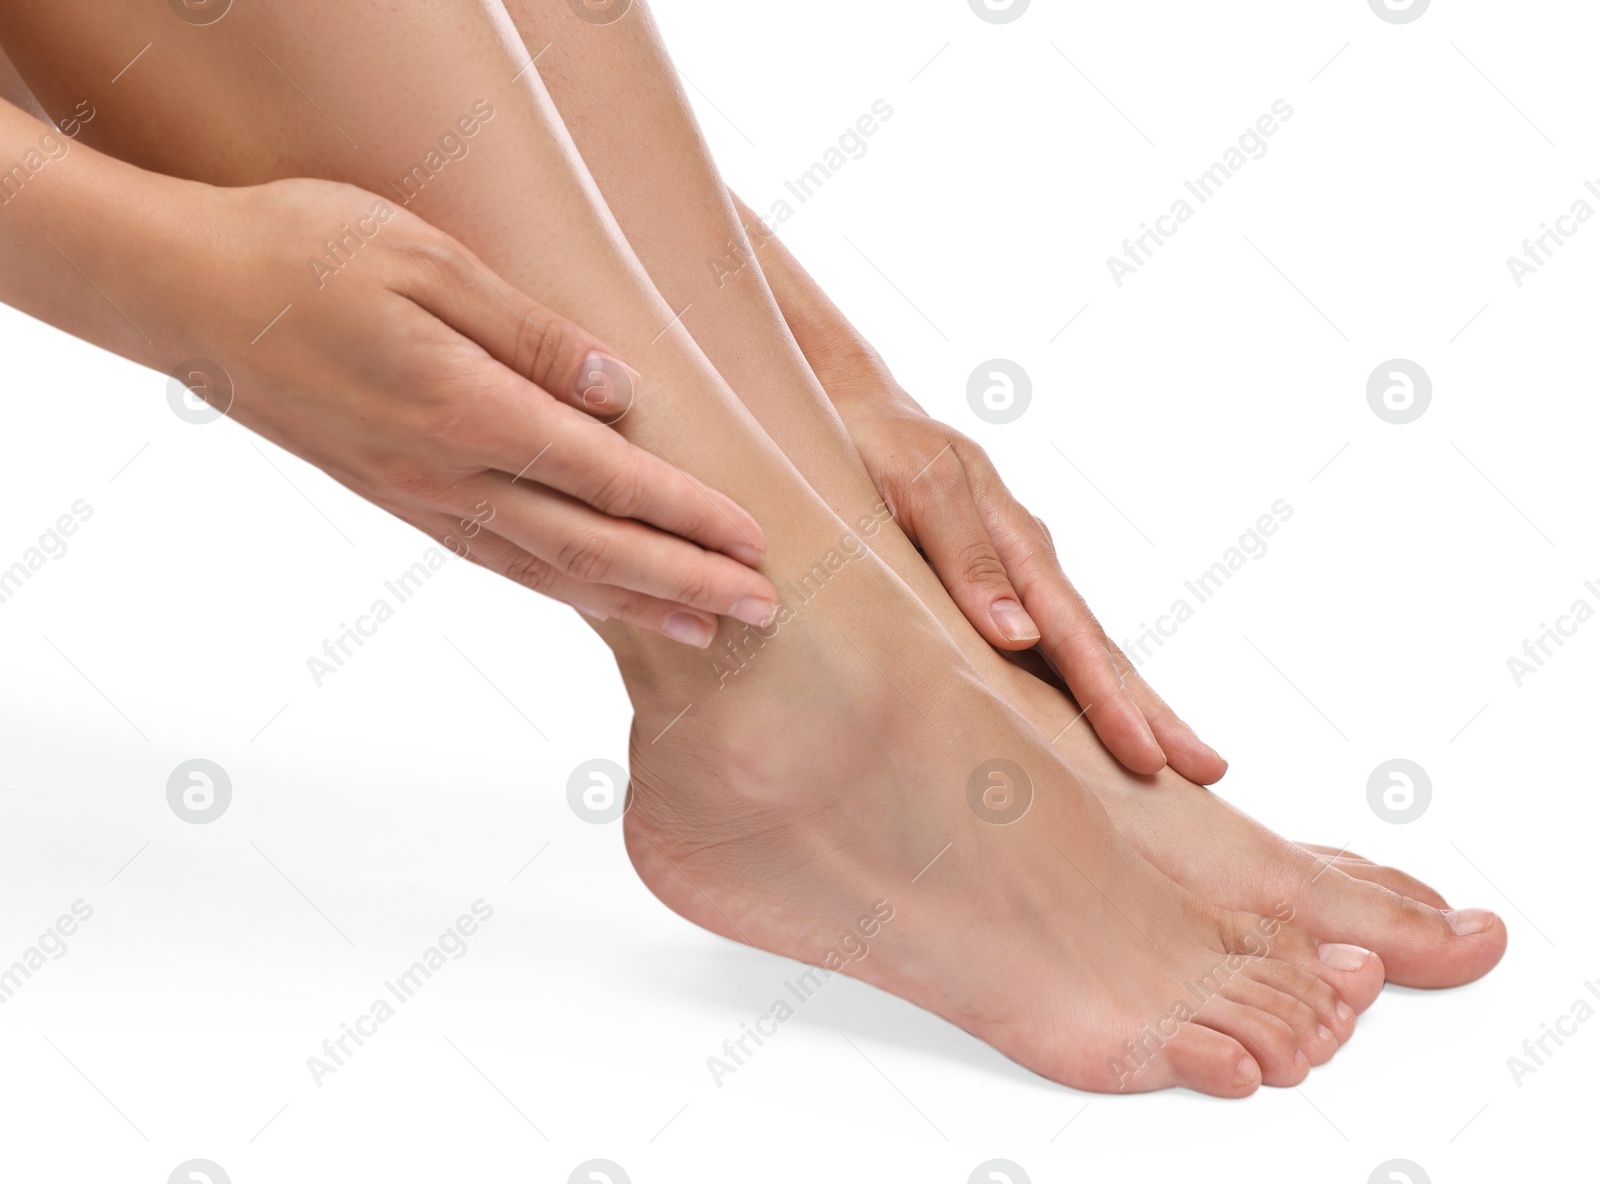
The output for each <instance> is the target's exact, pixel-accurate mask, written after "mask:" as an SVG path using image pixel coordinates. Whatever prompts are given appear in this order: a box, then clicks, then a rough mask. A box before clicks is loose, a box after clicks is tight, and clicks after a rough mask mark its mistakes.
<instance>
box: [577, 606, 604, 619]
mask: <svg viewBox="0 0 1600 1184" xmlns="http://www.w3.org/2000/svg"><path fill="white" fill-rule="evenodd" d="M572 607H573V608H575V609H577V610H578V611H579V612H580V613H582V614H583V615H584V616H586V617H588V618H589V619H590V620H591V621H609V620H610V619H611V618H610V617H608V616H606V615H605V613H595V612H590V611H589V610H588V609H586V608H584V607H583V605H581V604H575V605H573V606H572Z"/></svg>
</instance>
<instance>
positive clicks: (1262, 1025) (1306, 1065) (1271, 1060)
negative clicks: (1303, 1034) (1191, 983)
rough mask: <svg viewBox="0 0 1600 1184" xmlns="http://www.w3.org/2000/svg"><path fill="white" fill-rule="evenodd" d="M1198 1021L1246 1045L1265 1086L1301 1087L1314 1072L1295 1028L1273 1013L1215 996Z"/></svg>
mask: <svg viewBox="0 0 1600 1184" xmlns="http://www.w3.org/2000/svg"><path fill="white" fill-rule="evenodd" d="M1195 1022H1196V1023H1199V1024H1202V1025H1204V1026H1205V1027H1208V1028H1212V1029H1214V1030H1216V1031H1218V1032H1222V1033H1224V1034H1225V1035H1228V1036H1232V1037H1233V1038H1234V1039H1235V1040H1237V1041H1238V1042H1239V1043H1240V1044H1242V1045H1244V1047H1245V1050H1246V1051H1247V1052H1248V1053H1249V1054H1250V1056H1251V1057H1252V1059H1254V1060H1255V1062H1256V1064H1257V1065H1258V1066H1260V1069H1261V1082H1262V1084H1263V1085H1278V1086H1284V1085H1299V1084H1300V1083H1301V1082H1302V1081H1304V1080H1305V1079H1306V1074H1307V1073H1309V1072H1311V1060H1310V1058H1309V1057H1307V1056H1306V1054H1305V1053H1303V1052H1301V1051H1300V1046H1299V1043H1298V1042H1297V1041H1296V1040H1295V1034H1294V1029H1292V1028H1291V1027H1289V1025H1288V1024H1287V1023H1285V1022H1284V1021H1283V1020H1281V1019H1279V1018H1278V1017H1277V1016H1275V1015H1272V1014H1271V1013H1270V1012H1265V1011H1262V1010H1260V1009H1259V1008H1255V1007H1249V1006H1246V1005H1245V1004H1243V1003H1235V1002H1234V1001H1233V1000H1232V999H1229V998H1227V997H1226V996H1225V995H1214V996H1212V998H1210V999H1208V1000H1207V1001H1206V1003H1205V1005H1204V1006H1203V1007H1201V1008H1200V1011H1199V1013H1198V1014H1197V1015H1196V1017H1195ZM1190 1026H1191V1027H1192V1026H1193V1025H1190Z"/></svg>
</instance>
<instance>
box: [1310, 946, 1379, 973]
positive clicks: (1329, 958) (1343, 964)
mask: <svg viewBox="0 0 1600 1184" xmlns="http://www.w3.org/2000/svg"><path fill="white" fill-rule="evenodd" d="M1317 955H1318V956H1319V957H1320V958H1321V959H1322V964H1323V965H1324V966H1331V967H1333V968H1334V969H1335V970H1360V969H1361V968H1362V967H1363V966H1365V965H1366V964H1367V959H1368V958H1370V957H1372V951H1371V950H1364V949H1362V948H1361V947H1360V946H1347V945H1343V944H1341V943H1339V942H1331V941H1330V942H1324V943H1323V944H1322V945H1320V946H1318V947H1317Z"/></svg>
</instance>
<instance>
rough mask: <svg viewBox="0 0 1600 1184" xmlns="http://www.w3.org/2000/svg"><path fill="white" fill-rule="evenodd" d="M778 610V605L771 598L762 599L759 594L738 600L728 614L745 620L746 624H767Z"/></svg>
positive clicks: (739, 619) (735, 618) (738, 619)
mask: <svg viewBox="0 0 1600 1184" xmlns="http://www.w3.org/2000/svg"><path fill="white" fill-rule="evenodd" d="M777 611H778V606H777V605H775V604H773V603H772V601H770V600H762V599H761V598H760V597H757V596H746V597H745V598H744V599H742V600H736V601H734V603H733V607H732V608H731V609H729V610H728V615H729V616H730V617H732V618H733V619H734V620H736V621H743V622H744V623H745V624H746V625H765V624H766V623H767V622H768V621H770V620H772V614H773V613H775V612H777Z"/></svg>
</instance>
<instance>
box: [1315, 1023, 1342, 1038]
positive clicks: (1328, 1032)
mask: <svg viewBox="0 0 1600 1184" xmlns="http://www.w3.org/2000/svg"><path fill="white" fill-rule="evenodd" d="M1317 1035H1318V1036H1321V1037H1322V1038H1323V1039H1324V1040H1335V1039H1337V1037H1336V1036H1334V1034H1333V1029H1332V1028H1330V1027H1328V1025H1327V1024H1318V1025H1317Z"/></svg>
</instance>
